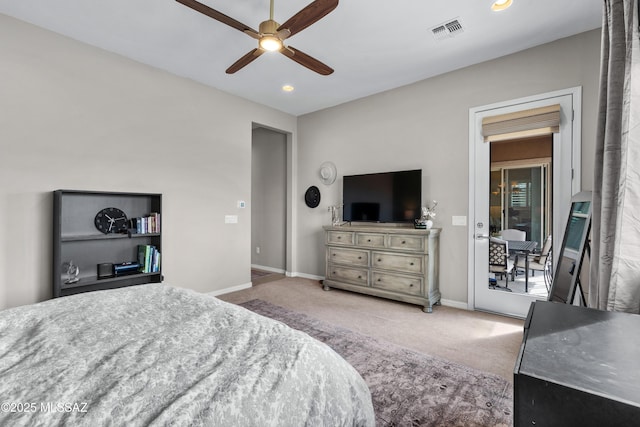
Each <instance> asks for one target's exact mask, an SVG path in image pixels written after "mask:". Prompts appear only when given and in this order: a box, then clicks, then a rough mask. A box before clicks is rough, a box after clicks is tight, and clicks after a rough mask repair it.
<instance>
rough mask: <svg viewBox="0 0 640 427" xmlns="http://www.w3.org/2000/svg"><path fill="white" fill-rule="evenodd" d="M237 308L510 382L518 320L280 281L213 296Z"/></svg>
mask: <svg viewBox="0 0 640 427" xmlns="http://www.w3.org/2000/svg"><path fill="white" fill-rule="evenodd" d="M219 298H220V299H222V300H224V301H228V302H232V303H236V304H240V303H243V302H246V301H249V300H252V299H261V300H263V301H267V302H270V303H272V304H276V305H279V306H282V307H285V308H289V309H290V310H293V311H297V312H300V313H304V314H307V315H309V316H311V317H315V318H317V319H320V320H324V321H325V322H329V323H332V324H334V325H337V326H341V327H344V328H347V329H351V330H353V331H356V332H359V333H361V334H365V335H369V336H373V337H375V338H378V339H382V340H387V341H390V342H392V343H394V344H397V345H400V346H404V347H407V348H409V349H412V350H415V351H418V352H421V353H425V354H429V355H433V356H437V357H441V358H444V359H447V360H450V361H452V362H456V363H459V364H462V365H466V366H469V367H472V368H475V369H479V370H482V371H486V372H490V373H494V374H497V375H500V376H502V377H503V378H505V379H507V380H508V381H513V368H514V365H515V361H516V357H517V355H518V350H519V347H520V343H521V341H522V326H523V321H522V320H517V319H512V318H508V317H501V316H496V315H492V314H487V313H481V312H473V311H467V310H459V309H455V308H451V307H444V306H436V307H434V310H433V313H431V314H427V313H423V312H422V310H421V308H420V307H419V306H417V305H412V304H404V303H400V302H395V301H389V300H385V299H382V298H376V297H371V296H366V295H360V294H356V293H353V292H348V291H341V290H337V289H332V290H330V291H323V290H322V285H320V283H319V282H318V281H315V280H309V279H301V278H284V279H280V280H276V281H272V282H267V283H263V284H260V285H257V286H254V287H252V288H251V289H246V290H243V291H238V292H233V293H229V294H225V295H221V296H219Z"/></svg>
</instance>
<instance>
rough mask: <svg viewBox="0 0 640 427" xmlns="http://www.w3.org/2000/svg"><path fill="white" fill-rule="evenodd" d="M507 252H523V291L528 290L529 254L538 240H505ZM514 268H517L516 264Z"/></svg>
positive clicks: (536, 245)
mask: <svg viewBox="0 0 640 427" xmlns="http://www.w3.org/2000/svg"><path fill="white" fill-rule="evenodd" d="M507 245H508V247H509V253H517V254H523V255H524V256H525V261H524V291H525V292H529V254H530V253H531V252H533V251H534V250H535V249H536V247H538V242H531V241H529V240H507ZM515 268H518V267H517V266H516V267H515Z"/></svg>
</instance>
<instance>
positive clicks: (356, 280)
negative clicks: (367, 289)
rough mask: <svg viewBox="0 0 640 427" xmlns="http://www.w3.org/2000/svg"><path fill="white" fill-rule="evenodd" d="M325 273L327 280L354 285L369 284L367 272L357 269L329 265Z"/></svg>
mask: <svg viewBox="0 0 640 427" xmlns="http://www.w3.org/2000/svg"><path fill="white" fill-rule="evenodd" d="M327 273H328V275H329V277H328V278H329V279H332V280H338V281H342V282H349V283H353V284H356V285H361V286H367V285H368V284H369V270H367V269H358V268H347V267H339V266H337V265H329V266H328V270H327Z"/></svg>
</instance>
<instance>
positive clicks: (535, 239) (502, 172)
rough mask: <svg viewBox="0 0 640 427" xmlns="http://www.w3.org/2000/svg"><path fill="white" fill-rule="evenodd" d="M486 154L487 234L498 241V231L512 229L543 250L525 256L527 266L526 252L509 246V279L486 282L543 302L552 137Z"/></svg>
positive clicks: (494, 147)
mask: <svg viewBox="0 0 640 427" xmlns="http://www.w3.org/2000/svg"><path fill="white" fill-rule="evenodd" d="M490 150H491V157H490V162H491V174H490V194H489V221H490V230H489V232H490V233H489V234H490V236H492V237H495V238H503V236H502V230H518V231H519V232H520V234H519V235H518V237H520V240H524V241H525V242H532V244H533V245H534V247H535V248H536V249H535V250H536V252H542V251H544V252H543V253H541V256H539V257H535V256H534V255H533V254H529V255H528V257H529V259H530V260H531V261H533V262H530V263H529V264H530V265H527V264H526V259H525V257H526V256H527V254H526V253H523V252H522V251H516V250H515V249H514V248H511V247H509V250H508V252H509V260H510V261H511V263H513V264H514V266H515V270H514V271H513V275H512V280H511V282H509V281H507V278H508V277H507V276H505V275H500V277H498V278H496V277H493V278H492V279H494V280H495V282H492V283H495V284H498V280H499V279H500V280H501V281H504V283H503V286H502V287H501V289H504V290H505V291H507V290H508V292H518V293H529V294H531V295H535V296H536V297H540V298H543V299H545V298H547V296H548V291H549V288H550V281H549V274H545V273H549V272H550V271H551V267H552V265H551V262H549V263H546V260H547V256H546V255H547V251H546V249H545V246H544V244H545V242H546V241H547V239H550V241H552V234H553V232H552V224H553V204H552V202H553V186H552V185H551V183H552V182H553V136H552V135H551V134H549V135H544V136H539V137H533V138H521V139H511V140H505V141H500V142H494V143H491V144H490ZM516 234H518V233H516ZM512 238H513V237H512ZM511 249H514V250H511ZM541 260H542V261H543V262H542V263H541V262H540V261H541ZM523 264H524V268H523ZM541 265H542V266H544V268H545V269H544V270H540V268H541V267H540V266H541ZM528 267H530V268H528ZM536 271H537V275H536Z"/></svg>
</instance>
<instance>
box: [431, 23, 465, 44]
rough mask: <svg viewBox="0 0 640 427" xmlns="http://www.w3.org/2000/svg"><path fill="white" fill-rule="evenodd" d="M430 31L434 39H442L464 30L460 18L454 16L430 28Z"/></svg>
mask: <svg viewBox="0 0 640 427" xmlns="http://www.w3.org/2000/svg"><path fill="white" fill-rule="evenodd" d="M431 32H432V33H433V38H435V39H436V40H444V39H448V38H451V37H454V36H456V35H458V34H460V33H462V32H464V28H462V23H461V22H460V18H456V19H452V20H450V21H447V22H445V23H443V24H440V25H436V26H435V27H433V28H432V29H431Z"/></svg>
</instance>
